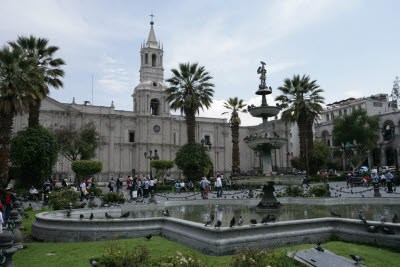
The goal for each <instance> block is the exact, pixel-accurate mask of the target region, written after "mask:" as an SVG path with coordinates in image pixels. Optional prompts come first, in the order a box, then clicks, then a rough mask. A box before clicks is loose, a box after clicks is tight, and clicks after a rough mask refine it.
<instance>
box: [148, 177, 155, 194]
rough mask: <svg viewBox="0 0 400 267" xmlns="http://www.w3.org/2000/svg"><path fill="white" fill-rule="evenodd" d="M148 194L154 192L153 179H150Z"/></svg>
mask: <svg viewBox="0 0 400 267" xmlns="http://www.w3.org/2000/svg"><path fill="white" fill-rule="evenodd" d="M149 184H150V192H154V180H153V177H150V182H149Z"/></svg>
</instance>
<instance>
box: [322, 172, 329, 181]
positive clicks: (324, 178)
mask: <svg viewBox="0 0 400 267" xmlns="http://www.w3.org/2000/svg"><path fill="white" fill-rule="evenodd" d="M322 181H323V182H324V184H327V183H328V173H327V172H326V170H324V171H323V173H322Z"/></svg>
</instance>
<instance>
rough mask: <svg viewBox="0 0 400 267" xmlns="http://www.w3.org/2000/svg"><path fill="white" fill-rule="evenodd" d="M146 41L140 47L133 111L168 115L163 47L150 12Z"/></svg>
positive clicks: (133, 95)
mask: <svg viewBox="0 0 400 267" xmlns="http://www.w3.org/2000/svg"><path fill="white" fill-rule="evenodd" d="M150 17H151V21H150V32H149V36H148V38H147V42H143V44H142V45H141V47H140V70H139V72H140V80H139V81H140V83H139V84H138V86H136V87H135V90H134V92H133V94H132V97H133V111H134V112H137V113H140V114H144V115H153V116H163V115H169V114H170V113H169V105H168V103H166V98H167V94H166V93H165V90H166V89H167V86H166V85H165V84H164V68H163V53H164V51H163V47H162V46H161V45H160V43H159V42H157V39H156V34H155V33H154V21H153V18H154V15H153V14H151V15H150Z"/></svg>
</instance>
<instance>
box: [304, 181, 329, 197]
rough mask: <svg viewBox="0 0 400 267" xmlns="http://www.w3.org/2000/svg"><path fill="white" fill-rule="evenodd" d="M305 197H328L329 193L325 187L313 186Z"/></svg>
mask: <svg viewBox="0 0 400 267" xmlns="http://www.w3.org/2000/svg"><path fill="white" fill-rule="evenodd" d="M307 195H308V196H309V197H330V196H331V194H330V192H329V189H328V186H327V185H323V184H320V185H314V186H313V187H311V188H310V190H308V192H307Z"/></svg>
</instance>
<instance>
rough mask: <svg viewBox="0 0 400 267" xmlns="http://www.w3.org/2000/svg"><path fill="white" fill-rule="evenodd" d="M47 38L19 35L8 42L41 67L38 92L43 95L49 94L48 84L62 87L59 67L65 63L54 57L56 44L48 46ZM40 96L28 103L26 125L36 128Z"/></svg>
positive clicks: (61, 73)
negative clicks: (42, 76)
mask: <svg viewBox="0 0 400 267" xmlns="http://www.w3.org/2000/svg"><path fill="white" fill-rule="evenodd" d="M48 43H49V40H47V39H45V38H36V37H34V36H32V35H31V36H29V37H25V36H19V37H18V39H17V41H15V42H9V44H10V46H11V47H13V48H19V49H21V50H22V51H24V52H25V54H26V56H27V57H28V58H32V59H33V60H34V62H35V64H36V66H37V67H38V68H41V69H43V73H44V83H43V84H41V85H39V90H40V93H41V94H42V96H43V97H46V96H47V95H48V94H49V88H48V87H49V86H52V87H54V88H56V89H58V88H60V87H63V82H62V81H61V80H60V78H61V77H64V71H63V70H62V69H61V68H60V67H61V66H62V65H65V62H64V60H62V59H61V58H54V54H55V53H56V52H57V51H58V49H59V48H58V47H57V46H48ZM41 102H42V98H36V99H35V100H34V101H32V102H31V103H30V104H29V118H28V127H29V128H36V127H38V126H39V112H40V106H41Z"/></svg>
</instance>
